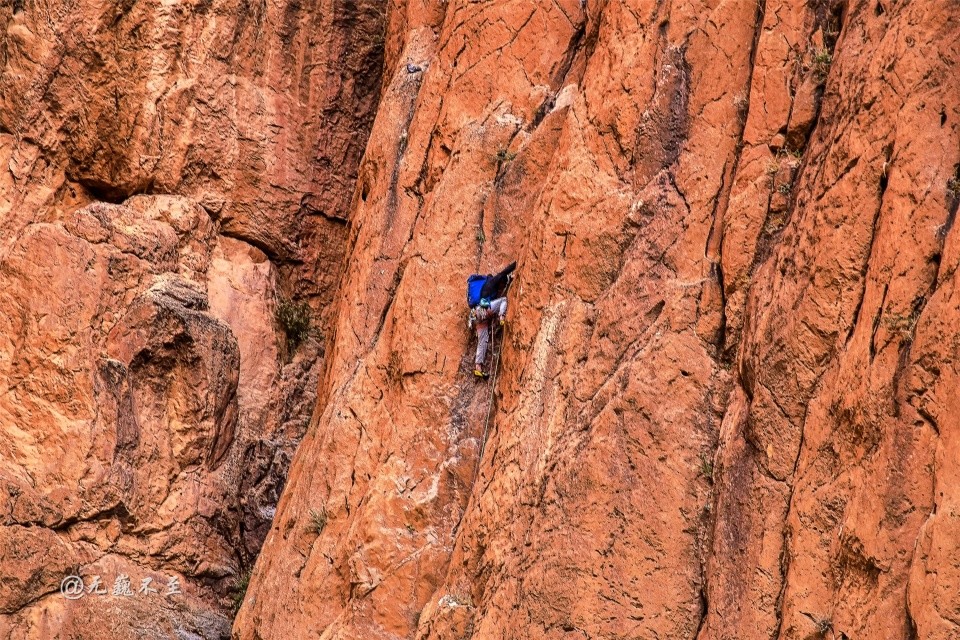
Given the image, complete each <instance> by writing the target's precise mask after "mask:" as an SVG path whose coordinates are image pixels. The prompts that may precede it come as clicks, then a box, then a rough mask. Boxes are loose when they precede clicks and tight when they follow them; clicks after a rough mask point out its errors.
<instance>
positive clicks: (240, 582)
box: [230, 569, 253, 615]
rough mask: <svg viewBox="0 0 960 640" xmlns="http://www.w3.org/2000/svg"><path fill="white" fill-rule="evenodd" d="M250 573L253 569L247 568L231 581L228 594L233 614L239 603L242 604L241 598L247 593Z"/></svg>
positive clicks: (238, 608) (237, 609) (235, 613)
mask: <svg viewBox="0 0 960 640" xmlns="http://www.w3.org/2000/svg"><path fill="white" fill-rule="evenodd" d="M252 574H253V569H247V570H246V571H244V572H243V573H241V574H240V575H239V576H237V578H236V580H235V581H234V583H233V588H232V589H231V596H230V608H231V610H232V611H233V615H237V611H239V610H240V605H242V604H243V598H244V597H245V596H246V595H247V587H249V586H250V576H251V575H252Z"/></svg>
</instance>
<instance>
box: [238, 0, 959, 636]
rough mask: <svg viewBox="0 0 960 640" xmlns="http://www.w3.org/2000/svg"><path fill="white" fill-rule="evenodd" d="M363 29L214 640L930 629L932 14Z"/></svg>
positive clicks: (955, 140)
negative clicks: (358, 81)
mask: <svg viewBox="0 0 960 640" xmlns="http://www.w3.org/2000/svg"><path fill="white" fill-rule="evenodd" d="M387 18H388V29H387V35H386V60H385V70H384V72H385V80H384V85H383V87H384V88H383V93H382V96H381V99H380V104H379V107H378V110H377V116H376V120H375V122H374V125H373V129H372V132H371V135H370V140H369V143H368V145H367V149H366V153H365V155H364V158H363V160H362V162H361V165H360V169H359V172H358V178H357V185H356V188H355V190H354V192H353V193H354V195H353V200H352V203H351V205H350V214H349V220H350V233H349V239H348V241H347V245H346V263H345V271H344V272H343V279H342V281H341V283H340V287H339V289H338V293H337V296H336V298H335V299H334V301H333V303H332V315H331V318H332V322H331V336H330V338H331V342H330V343H329V344H330V346H329V349H328V352H327V355H326V359H325V362H324V372H323V375H322V378H321V381H320V386H319V393H318V407H317V410H316V412H315V414H314V418H313V420H312V422H311V424H310V427H309V429H308V431H307V433H306V436H305V437H304V439H303V441H302V443H301V445H300V448H299V449H298V451H297V454H296V457H295V459H294V462H293V465H292V468H291V472H290V477H289V482H288V485H287V487H286V489H285V491H284V493H283V495H282V497H281V500H280V504H279V507H278V511H277V514H276V517H275V519H274V521H273V525H272V527H271V529H270V532H269V534H268V535H267V539H266V542H265V544H264V547H263V550H262V552H261V555H260V557H259V559H258V561H257V564H256V568H255V570H254V573H253V575H252V578H251V583H250V587H249V589H248V591H247V595H246V598H245V600H244V604H243V606H242V607H241V609H240V612H239V615H238V617H237V619H236V621H235V623H234V627H233V634H234V637H235V638H239V639H243V640H247V639H258V640H273V639H278V638H290V637H295V638H306V637H320V638H328V639H334V638H343V639H346V638H417V639H420V640H425V639H437V640H439V639H454V638H457V639H459V638H490V639H493V638H496V639H502V638H524V639H529V638H625V639H626V638H699V639H700V640H708V639H720V638H729V639H733V638H737V639H741V640H742V639H747V638H757V639H759V638H847V639H851V640H852V639H855V638H925V639H926V638H930V639H932V638H955V637H957V635H958V633H960V631H958V629H957V626H958V620H957V616H956V607H957V595H956V593H957V589H956V586H957V576H956V574H957V570H956V566H957V558H956V556H957V545H956V540H957V524H956V521H957V520H956V518H957V509H958V507H957V499H956V496H957V493H958V492H957V490H956V489H955V488H954V485H955V484H956V483H955V482H953V481H952V480H953V477H954V475H955V474H956V473H957V471H958V469H960V460H958V459H957V452H958V448H957V446H955V443H953V442H952V440H951V438H952V436H953V435H954V432H956V431H957V429H958V424H957V418H956V416H957V415H958V414H957V411H956V410H955V409H956V407H955V405H956V400H955V395H956V394H955V389H956V387H957V381H958V380H957V378H958V365H957V362H958V359H957V355H958V354H957V349H958V346H960V338H958V329H957V328H958V327H960V303H958V301H957V299H956V294H955V286H954V274H955V272H956V268H957V264H958V260H960V252H958V236H957V232H954V231H953V230H952V229H953V222H954V216H955V214H956V211H957V207H958V202H960V176H958V168H957V167H958V162H960V89H958V88H957V85H956V82H955V81H954V80H955V75H956V71H957V66H958V65H957V63H958V60H957V56H958V53H957V50H956V47H955V43H956V42H957V41H958V36H960V5H957V4H956V3H955V2H938V3H931V2H920V1H913V2H910V1H907V0H869V1H859V0H849V1H839V0H814V1H811V2H799V1H795V0H794V1H780V0H760V1H759V2H758V1H757V0H723V1H721V0H702V1H695V2H691V1H679V0H673V1H672V0H661V1H653V0H649V1H644V0H624V1H623V2H609V1H607V2H604V1H593V0H587V1H586V2H581V1H580V0H556V1H554V2H530V1H525V0H504V1H502V2H495V3H493V2H461V1H459V0H453V1H450V2H442V1H430V0H423V1H419V2H404V1H402V0H394V1H392V2H391V3H390V6H389V10H388V12H387ZM513 258H516V259H518V261H519V267H518V270H517V279H516V281H515V282H514V283H513V285H512V288H511V290H510V294H509V297H510V310H509V312H508V314H507V322H506V326H505V328H504V329H503V332H502V334H501V333H499V332H498V334H497V337H496V340H495V346H494V353H495V356H494V365H495V371H496V372H497V375H496V376H495V378H493V379H492V380H490V381H488V382H477V381H475V380H474V379H473V377H472V375H471V374H470V368H471V365H472V349H473V343H472V339H471V336H470V334H469V332H468V330H467V328H466V326H465V311H466V309H465V306H464V300H463V298H464V280H465V277H466V275H467V274H469V273H473V272H489V271H493V270H495V269H497V268H498V267H499V266H500V265H502V264H504V263H506V262H508V261H510V260H511V259H513Z"/></svg>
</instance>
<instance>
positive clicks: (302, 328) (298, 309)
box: [276, 300, 314, 351]
mask: <svg viewBox="0 0 960 640" xmlns="http://www.w3.org/2000/svg"><path fill="white" fill-rule="evenodd" d="M276 320H277V324H278V325H279V326H280V328H281V329H282V330H283V333H284V335H285V336H286V337H287V350H288V351H295V350H296V348H297V347H299V346H300V345H301V344H303V341H304V340H306V339H307V338H309V337H310V336H311V335H313V334H314V329H313V327H312V324H313V312H312V310H311V309H310V305H308V304H307V303H306V302H293V301H291V300H280V302H279V303H277V311H276Z"/></svg>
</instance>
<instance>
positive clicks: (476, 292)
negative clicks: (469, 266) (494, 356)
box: [467, 262, 517, 378]
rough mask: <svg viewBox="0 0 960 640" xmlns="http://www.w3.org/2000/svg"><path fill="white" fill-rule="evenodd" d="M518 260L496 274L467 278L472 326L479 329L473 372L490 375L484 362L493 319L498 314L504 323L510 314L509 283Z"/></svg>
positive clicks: (477, 330)
mask: <svg viewBox="0 0 960 640" xmlns="http://www.w3.org/2000/svg"><path fill="white" fill-rule="evenodd" d="M516 268H517V263H516V262H511V263H510V264H508V265H507V266H506V267H505V268H504V269H503V271H501V272H500V273H498V274H496V275H487V276H479V275H472V276H470V278H468V279H467V304H468V305H469V306H470V320H469V322H468V325H469V326H470V328H473V329H476V332H477V355H476V357H475V358H474V360H473V363H474V366H473V375H475V376H477V377H478V378H486V377H488V376H489V374H488V373H487V372H486V369H485V367H484V363H485V361H486V359H487V345H489V344H490V333H491V331H492V330H493V328H492V327H491V324H490V323H491V321H492V320H493V319H494V318H497V319H498V321H499V324H500V326H503V324H504V322H505V317H506V315H507V287H508V286H509V285H510V279H511V278H512V277H513V270H514V269H516Z"/></svg>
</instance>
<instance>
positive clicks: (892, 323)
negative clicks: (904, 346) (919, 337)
mask: <svg viewBox="0 0 960 640" xmlns="http://www.w3.org/2000/svg"><path fill="white" fill-rule="evenodd" d="M919 319H920V317H919V314H917V313H916V312H913V313H910V314H906V313H888V314H886V315H885V316H884V318H883V326H885V327H886V328H887V329H889V330H890V332H891V333H896V334H898V335H899V336H900V337H901V338H903V339H904V340H909V339H910V337H911V335H913V330H914V328H915V327H916V326H917V320H919Z"/></svg>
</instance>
